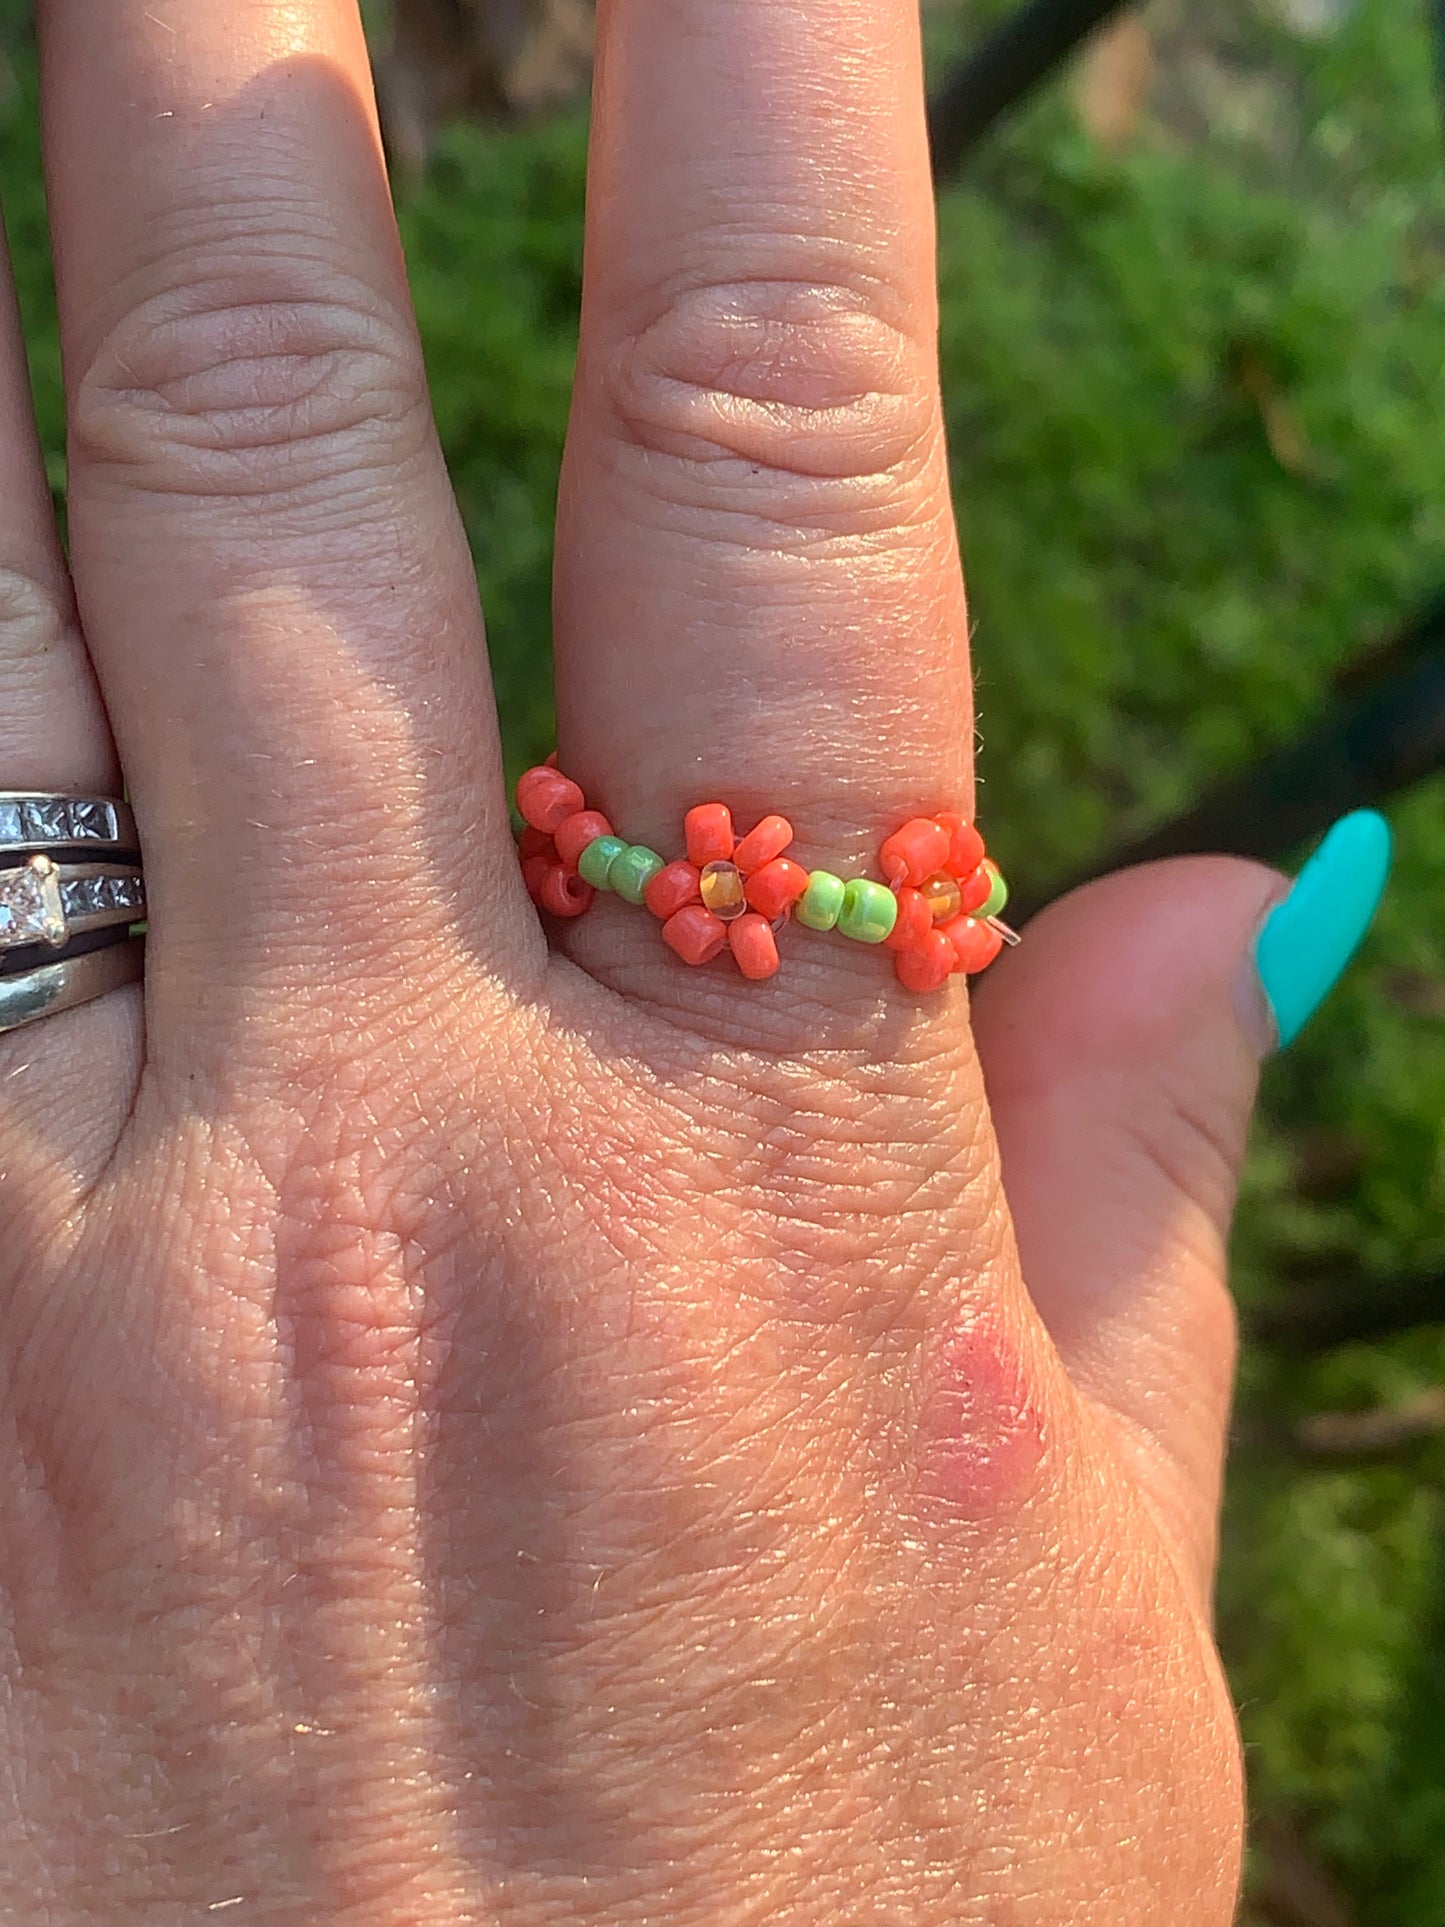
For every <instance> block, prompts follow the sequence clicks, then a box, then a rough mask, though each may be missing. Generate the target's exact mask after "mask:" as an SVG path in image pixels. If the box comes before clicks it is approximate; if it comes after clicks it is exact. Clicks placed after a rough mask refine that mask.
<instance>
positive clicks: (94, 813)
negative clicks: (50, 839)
mask: <svg viewBox="0 0 1445 1927" xmlns="http://www.w3.org/2000/svg"><path fill="white" fill-rule="evenodd" d="M115 831H116V822H115V811H114V810H113V809H112V808H111V807H110V805H109V803H72V804H71V805H70V833H71V835H72V836H73V837H74V838H75V840H76V842H77V843H85V842H88V841H90V839H91V838H93V837H99V838H102V839H104V840H106V841H109V840H111V839H112V838H113V837H114V836H115Z"/></svg>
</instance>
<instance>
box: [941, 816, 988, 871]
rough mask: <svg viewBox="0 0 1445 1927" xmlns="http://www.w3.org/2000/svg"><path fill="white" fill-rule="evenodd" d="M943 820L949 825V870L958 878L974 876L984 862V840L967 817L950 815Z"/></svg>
mask: <svg viewBox="0 0 1445 1927" xmlns="http://www.w3.org/2000/svg"><path fill="white" fill-rule="evenodd" d="M941 820H942V821H943V822H945V823H946V824H947V825H948V830H949V836H950V842H949V850H948V867H949V869H950V870H952V872H953V874H954V875H955V876H956V877H966V876H972V874H973V872H974V871H975V870H976V869H977V868H978V866H979V864H980V863H982V862H983V838H982V837H981V836H980V835H979V833H978V831H977V830H976V829H975V828H974V827H973V825H972V823H970V822H969V821H968V820H967V819H966V818H965V817H962V816H953V815H949V816H947V817H944V818H942V819H941Z"/></svg>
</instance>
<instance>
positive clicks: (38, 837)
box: [21, 799, 70, 843]
mask: <svg viewBox="0 0 1445 1927" xmlns="http://www.w3.org/2000/svg"><path fill="white" fill-rule="evenodd" d="M21 821H22V822H23V823H24V825H25V836H26V841H27V842H30V843H67V842H69V840H70V831H69V825H68V824H67V822H66V809H65V805H64V803H62V802H59V801H57V800H55V799H51V800H50V801H49V802H45V803H24V804H22V805H21Z"/></svg>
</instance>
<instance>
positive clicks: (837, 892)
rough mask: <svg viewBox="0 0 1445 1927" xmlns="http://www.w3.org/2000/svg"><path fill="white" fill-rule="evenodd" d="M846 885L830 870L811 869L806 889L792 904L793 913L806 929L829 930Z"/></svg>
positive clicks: (836, 918)
mask: <svg viewBox="0 0 1445 1927" xmlns="http://www.w3.org/2000/svg"><path fill="white" fill-rule="evenodd" d="M846 887H847V886H846V885H845V884H844V882H843V879H842V877H835V876H834V875H833V873H832V872H831V871H830V870H814V871H812V872H811V874H810V875H809V877H808V887H807V889H806V890H805V891H804V892H803V894H802V896H800V897H799V898H798V901H797V902H796V903H795V904H794V905H793V915H794V916H795V917H796V918H797V919H798V922H799V923H801V924H802V925H803V927H804V929H806V930H831V929H832V928H833V925H834V924H835V923H836V922H837V921H838V912H839V911H840V910H841V909H842V908H843V893H844V890H845V888H846Z"/></svg>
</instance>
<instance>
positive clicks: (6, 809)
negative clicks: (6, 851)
mask: <svg viewBox="0 0 1445 1927" xmlns="http://www.w3.org/2000/svg"><path fill="white" fill-rule="evenodd" d="M24 840H25V832H24V830H23V829H22V828H21V823H20V805H19V804H18V803H0V843H22V842H24Z"/></svg>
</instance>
